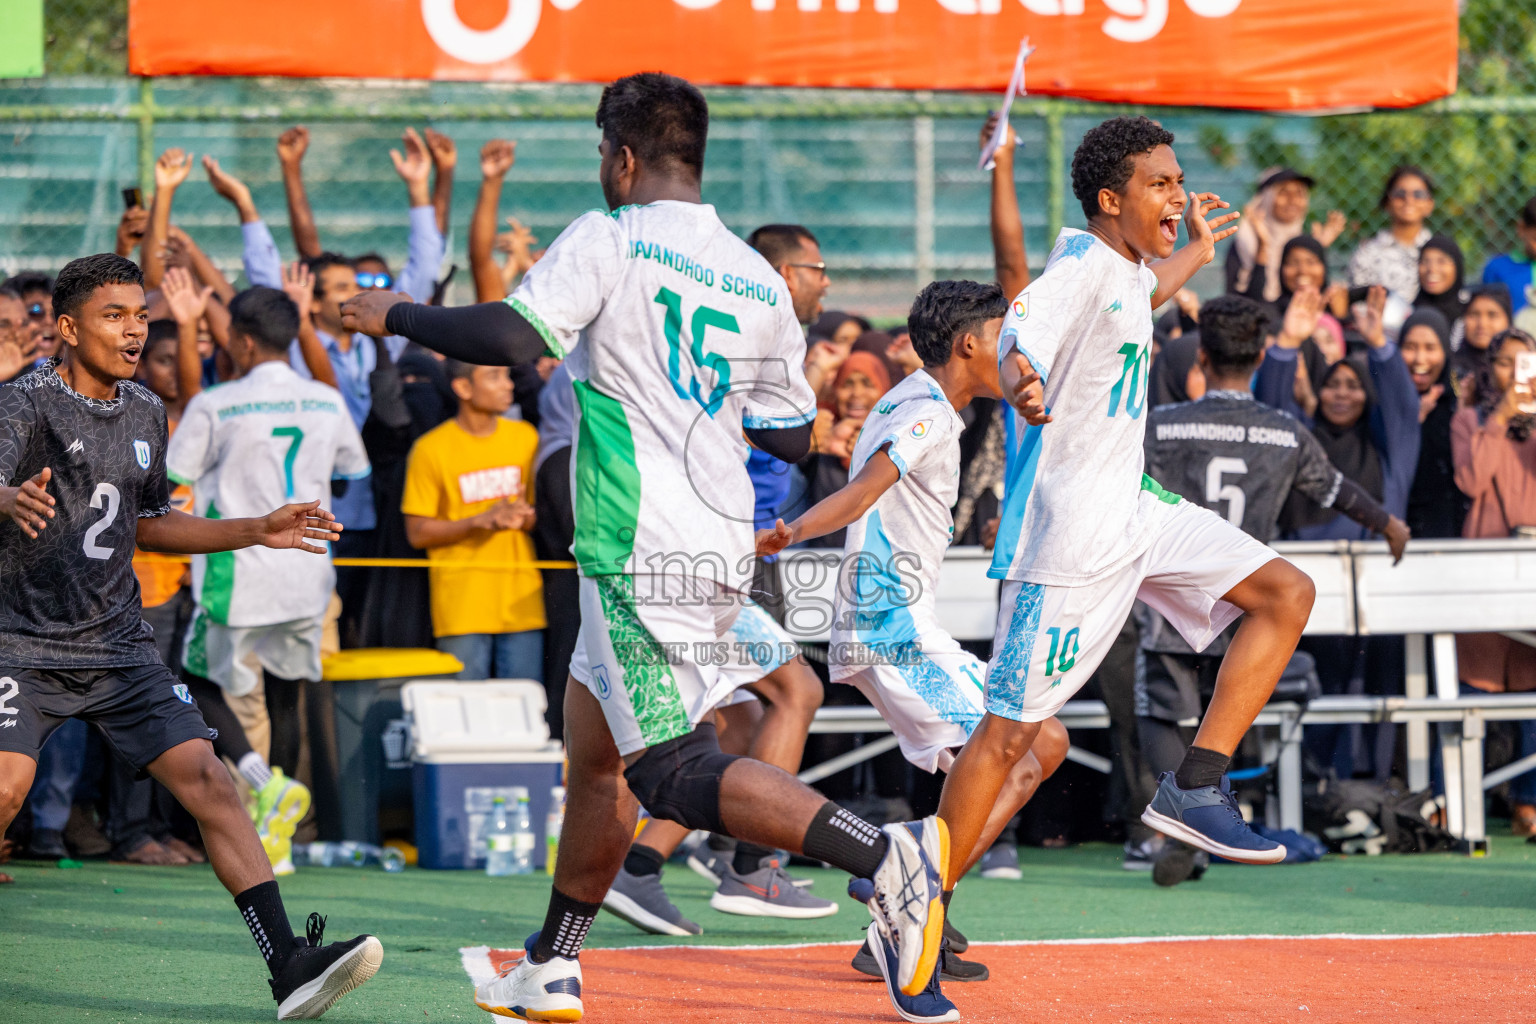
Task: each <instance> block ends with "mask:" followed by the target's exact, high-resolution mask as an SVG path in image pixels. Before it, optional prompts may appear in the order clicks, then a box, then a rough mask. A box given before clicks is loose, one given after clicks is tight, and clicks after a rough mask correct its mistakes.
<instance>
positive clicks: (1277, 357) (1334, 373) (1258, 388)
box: [1254, 288, 1419, 540]
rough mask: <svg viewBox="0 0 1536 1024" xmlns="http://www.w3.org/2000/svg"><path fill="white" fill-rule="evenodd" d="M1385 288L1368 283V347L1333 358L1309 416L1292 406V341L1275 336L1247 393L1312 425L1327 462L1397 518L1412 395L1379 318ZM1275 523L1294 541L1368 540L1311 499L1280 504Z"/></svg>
mask: <svg viewBox="0 0 1536 1024" xmlns="http://www.w3.org/2000/svg"><path fill="white" fill-rule="evenodd" d="M1386 299H1387V295H1386V290H1385V289H1383V288H1373V289H1372V291H1371V295H1370V298H1369V300H1368V302H1367V303H1366V305H1365V307H1364V308H1363V310H1362V313H1361V316H1360V317H1359V319H1358V321H1357V327H1359V329H1360V332H1361V334H1362V335H1363V336H1364V337H1365V341H1366V344H1367V345H1368V346H1369V353H1368V355H1367V357H1366V358H1364V359H1361V358H1359V357H1349V358H1345V359H1340V360H1338V361H1337V362H1335V363H1333V364H1332V365H1331V366H1330V367H1329V368H1328V370H1327V372H1326V373H1325V374H1324V376H1323V379H1322V386H1321V387H1320V388H1319V389H1318V394H1317V397H1318V404H1317V411H1316V416H1315V419H1314V417H1312V416H1308V415H1306V414H1305V413H1304V412H1303V410H1301V409H1300V408H1298V407H1297V404H1296V400H1295V395H1294V389H1295V382H1296V376H1297V375H1296V372H1295V367H1296V353H1297V351H1298V349H1299V348H1300V345H1299V344H1297V343H1296V339H1295V338H1294V337H1292V336H1291V335H1290V334H1289V333H1282V334H1281V336H1280V339H1279V341H1278V342H1277V343H1276V344H1275V346H1274V347H1273V348H1271V349H1270V350H1269V357H1268V358H1267V359H1265V360H1264V363H1263V364H1262V365H1261V366H1260V367H1259V374H1258V378H1257V380H1256V381H1255V386H1254V393H1255V394H1256V395H1257V396H1258V397H1259V398H1260V400H1261V401H1263V402H1264V403H1266V404H1267V405H1272V406H1274V407H1275V408H1277V409H1284V410H1285V411H1286V412H1289V413H1291V414H1292V415H1295V416H1297V417H1298V418H1299V419H1301V420H1302V421H1303V422H1304V423H1307V424H1308V425H1309V426H1311V428H1312V433H1313V435H1314V436H1316V438H1317V439H1318V441H1320V442H1321V443H1322V446H1323V451H1324V453H1325V454H1326V455H1327V456H1328V460H1329V461H1330V462H1332V463H1333V464H1334V465H1335V466H1337V467H1338V468H1339V471H1340V472H1342V473H1343V474H1344V476H1345V477H1346V478H1348V479H1350V480H1352V481H1354V482H1355V483H1357V484H1359V485H1360V486H1361V487H1363V488H1365V490H1366V492H1367V493H1369V494H1370V496H1371V497H1372V498H1374V499H1376V501H1378V502H1379V503H1380V504H1381V505H1382V506H1383V507H1384V508H1386V510H1387V511H1388V512H1390V513H1392V514H1393V515H1394V516H1397V517H1398V518H1399V519H1402V518H1404V517H1405V516H1406V514H1407V511H1408V491H1409V489H1410V488H1411V487H1412V484H1413V473H1414V470H1415V468H1416V467H1417V466H1418V460H1419V393H1418V391H1417V389H1415V387H1414V384H1413V378H1412V377H1411V376H1410V375H1409V373H1408V366H1407V364H1406V363H1404V362H1403V359H1402V357H1401V356H1400V355H1399V354H1398V351H1397V346H1396V345H1394V344H1392V342H1390V341H1388V340H1387V337H1386V331H1385V326H1384V324H1383V322H1382V310H1383V309H1384V308H1385V306H1386ZM1281 523H1282V527H1283V528H1285V529H1286V530H1287V532H1288V533H1290V534H1291V535H1293V536H1294V537H1295V538H1296V539H1299V540H1368V539H1370V533H1369V531H1366V530H1365V529H1363V528H1362V527H1361V526H1359V525H1358V524H1356V523H1353V522H1350V521H1349V520H1348V519H1347V518H1346V517H1344V516H1341V515H1339V514H1338V513H1337V512H1335V511H1333V510H1331V509H1325V508H1321V507H1319V506H1318V505H1317V504H1316V503H1315V502H1310V501H1306V500H1298V501H1295V502H1291V503H1289V504H1288V505H1287V507H1286V514H1285V515H1284V516H1283V517H1282V520H1281Z"/></svg>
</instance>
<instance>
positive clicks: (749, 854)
mask: <svg viewBox="0 0 1536 1024" xmlns="http://www.w3.org/2000/svg"><path fill="white" fill-rule="evenodd" d="M771 856H773V850H772V849H771V848H770V847H767V846H756V845H754V844H752V843H747V842H742V841H740V840H738V841H737V843H736V856H735V858H734V859H733V860H732V862H731V870H732V871H734V872H736V873H737V874H738V875H750V874H751V873H752V872H754V871H756V870H757V869H758V868H760V867H762V866H763V858H764V857H771Z"/></svg>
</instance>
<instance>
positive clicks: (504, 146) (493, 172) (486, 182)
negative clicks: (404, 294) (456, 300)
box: [469, 139, 527, 302]
mask: <svg viewBox="0 0 1536 1024" xmlns="http://www.w3.org/2000/svg"><path fill="white" fill-rule="evenodd" d="M516 160H517V143H515V142H508V141H507V140H506V139H492V140H491V141H489V142H487V143H486V144H485V145H484V146H482V147H481V148H480V193H479V195H478V196H477V197H476V199H475V209H474V212H473V213H472V214H471V215H470V219H469V271H470V276H471V277H472V278H474V282H475V300H476V301H477V302H499V301H501V300H502V299H504V298H506V297H507V295H508V293H509V290H510V286H509V283H508V281H507V279H506V277H505V275H504V274H503V272H502V268H501V267H498V266H497V265H496V260H495V259H494V258H493V256H492V253H493V252H494V251H495V245H496V218H497V215H498V210H497V206H498V204H499V203H500V201H501V184H502V181H503V180H504V179H505V178H506V176H507V172H508V171H510V170H511V169H512V165H513V164H514V163H515V162H516ZM508 262H511V261H508ZM523 269H524V271H526V269H527V268H523Z"/></svg>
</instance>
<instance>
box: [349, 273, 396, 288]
mask: <svg viewBox="0 0 1536 1024" xmlns="http://www.w3.org/2000/svg"><path fill="white" fill-rule="evenodd" d="M394 283H395V279H394V278H392V277H390V276H389V275H388V274H370V273H368V272H367V271H358V274H357V286H358V287H359V288H388V287H389V286H390V285H392V284H394Z"/></svg>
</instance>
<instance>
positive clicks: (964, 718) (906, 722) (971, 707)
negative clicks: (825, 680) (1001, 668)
mask: <svg viewBox="0 0 1536 1024" xmlns="http://www.w3.org/2000/svg"><path fill="white" fill-rule="evenodd" d="M900 647H901V649H900V650H897V651H892V652H890V657H889V658H888V659H883V660H882V659H871V660H872V662H873V663H872V664H867V665H864V666H863V667H861V668H859V669H857V670H856V671H854V672H853V673H852V674H839V673H835V674H839V675H840V678H838V679H837V682H840V683H847V684H848V685H850V686H854V687H857V688H858V690H859V692H860V693H862V694H863V695H864V696H865V697H867V698H869V702H870V703H871V704H873V705H874V706H875V710H877V711H879V712H880V717H881V718H883V719H885V722H886V724H887V725H889V726H890V727H891V732H893V733H895V734H896V739H897V741H898V742H899V743H900V744H901V753H902V756H904V757H905V758H906V759H907V760H908V761H910V762H912V764H914V765H916V766H917V767H919V768H921V769H922V770H923V771H925V772H935V771H946V772H947V771H949V768H950V765H952V764H954V763H955V754H954V751H955V750H958V749H959V748H960V747H963V746H965V741H966V740H967V739H969V738H970V735H971V730H972V729H975V728H976V723H978V722H980V721H981V716H982V713H983V712H984V710H985V701H984V695H985V682H984V681H985V679H986V677H987V666H986V664H985V663H984V662H983V661H982V660H981V659H980V658H978V657H976V656H975V655H974V654H972V653H970V652H969V651H967V650H965V649H964V648H963V647H961V646H960V644H959V643H958V642H957V641H956V640H955V639H954V637H952V636H950V635H949V634H948V633H945V632H943V631H942V630H935V631H933V632H930V633H927V634H925V635H923V636H922V637H920V638H919V639H917V640H916V641H914V642H913V643H911V644H903V645H900ZM848 648H849V649H848V651H847V652H846V653H847V657H848V659H849V661H857V660H858V659H860V657H861V656H862V655H863V654H865V653H872V652H871V651H870V648H868V647H864V646H863V645H861V644H860V645H856V644H850V645H848Z"/></svg>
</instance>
